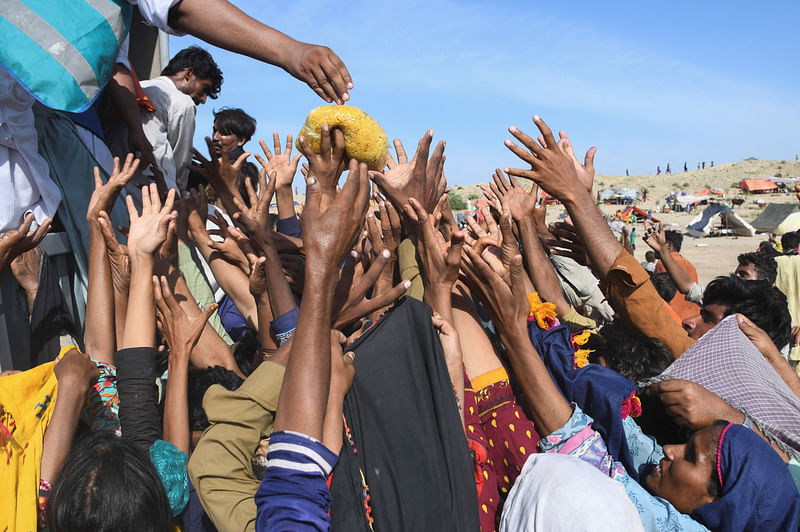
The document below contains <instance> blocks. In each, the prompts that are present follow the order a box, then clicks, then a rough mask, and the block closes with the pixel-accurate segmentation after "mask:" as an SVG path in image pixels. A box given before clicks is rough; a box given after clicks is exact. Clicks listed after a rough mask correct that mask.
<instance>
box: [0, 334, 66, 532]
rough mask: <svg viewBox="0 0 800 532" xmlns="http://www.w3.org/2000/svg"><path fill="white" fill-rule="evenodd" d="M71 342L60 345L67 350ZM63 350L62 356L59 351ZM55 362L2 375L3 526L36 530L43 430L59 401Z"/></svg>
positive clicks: (0, 524)
mask: <svg viewBox="0 0 800 532" xmlns="http://www.w3.org/2000/svg"><path fill="white" fill-rule="evenodd" d="M72 348H73V346H69V347H66V348H64V349H62V350H61V354H63V353H65V352H66V351H68V350H69V349H72ZM61 354H59V357H60V356H61ZM54 366H55V362H48V363H46V364H42V365H41V366H36V367H35V368H33V369H29V370H28V371H23V372H22V373H17V374H15V375H9V376H7V377H1V378H0V407H2V415H1V416H0V421H2V425H0V441H2V444H3V456H2V462H3V463H2V465H1V466H0V485H2V486H4V487H5V488H6V490H7V491H6V492H5V493H6V495H5V496H3V497H0V528H2V530H9V531H17V530H19V531H29V530H30V531H35V530H36V528H37V504H38V498H39V473H40V466H41V460H42V442H43V440H44V431H45V430H46V429H47V425H48V424H49V423H50V418H51V416H52V415H53V409H54V407H55V404H56V394H57V392H58V381H57V380H56V375H55V373H54V371H53V367H54Z"/></svg>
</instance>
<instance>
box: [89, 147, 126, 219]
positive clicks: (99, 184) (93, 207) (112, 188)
mask: <svg viewBox="0 0 800 532" xmlns="http://www.w3.org/2000/svg"><path fill="white" fill-rule="evenodd" d="M138 169H139V159H134V158H133V154H132V153H129V154H128V156H127V157H125V162H124V163H123V165H122V168H120V167H119V157H114V170H113V171H112V172H111V177H109V178H108V182H107V183H103V178H102V177H100V169H99V168H98V167H96V166H95V167H94V192H92V197H91V198H89V208H88V209H87V210H86V221H87V222H88V223H89V226H90V227H91V226H93V225H95V224H97V217H98V216H99V215H100V211H105V212H110V211H111V208H112V207H113V206H114V202H115V201H116V199H117V196H118V195H119V193H120V191H121V190H122V189H123V188H124V187H125V185H127V184H128V182H129V181H130V180H131V178H133V176H134V175H135V174H136V170H138Z"/></svg>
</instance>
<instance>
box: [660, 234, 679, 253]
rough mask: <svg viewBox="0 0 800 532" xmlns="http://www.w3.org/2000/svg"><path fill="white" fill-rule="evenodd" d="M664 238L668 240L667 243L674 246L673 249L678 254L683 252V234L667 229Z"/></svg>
mask: <svg viewBox="0 0 800 532" xmlns="http://www.w3.org/2000/svg"><path fill="white" fill-rule="evenodd" d="M664 237H665V238H666V239H667V242H669V243H670V244H672V249H674V250H675V251H677V252H678V253H680V252H681V246H682V245H683V235H682V234H681V233H679V232H678V231H673V230H672V229H667V230H666V231H664Z"/></svg>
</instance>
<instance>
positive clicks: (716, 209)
mask: <svg viewBox="0 0 800 532" xmlns="http://www.w3.org/2000/svg"><path fill="white" fill-rule="evenodd" d="M686 229H687V232H688V233H689V235H691V236H694V237H699V236H711V235H712V234H714V235H738V236H755V234H756V230H755V229H753V226H752V225H750V224H749V223H747V222H745V221H744V220H743V219H742V218H741V217H740V216H739V215H738V214H736V213H735V212H733V211H732V210H731V209H730V207H726V206H725V205H709V206H708V207H706V208H705V209H703V212H701V213H700V214H698V215H697V216H696V217H695V218H694V219H693V220H692V221H691V222H690V223H689V225H688V226H686Z"/></svg>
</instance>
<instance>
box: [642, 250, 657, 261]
mask: <svg viewBox="0 0 800 532" xmlns="http://www.w3.org/2000/svg"><path fill="white" fill-rule="evenodd" d="M651 257H652V258H651ZM644 259H645V260H646V261H647V262H655V261H656V252H655V251H653V250H652V249H651V250H650V251H648V252H647V253H645V254H644Z"/></svg>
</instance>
